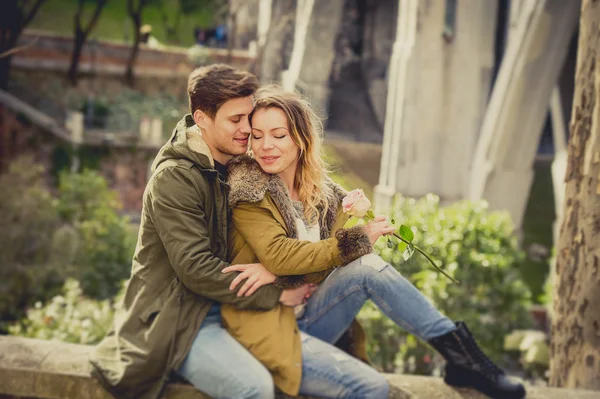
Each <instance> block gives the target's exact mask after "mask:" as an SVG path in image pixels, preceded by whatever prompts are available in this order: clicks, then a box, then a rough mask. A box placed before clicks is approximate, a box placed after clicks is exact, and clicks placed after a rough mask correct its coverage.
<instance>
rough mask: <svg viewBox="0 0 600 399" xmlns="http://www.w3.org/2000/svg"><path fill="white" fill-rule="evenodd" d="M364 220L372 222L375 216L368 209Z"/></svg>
mask: <svg viewBox="0 0 600 399" xmlns="http://www.w3.org/2000/svg"><path fill="white" fill-rule="evenodd" d="M365 219H367V220H373V219H375V214H374V213H373V211H372V210H370V209H369V210H368V211H367V213H366V215H365Z"/></svg>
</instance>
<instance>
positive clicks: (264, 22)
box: [257, 0, 273, 49]
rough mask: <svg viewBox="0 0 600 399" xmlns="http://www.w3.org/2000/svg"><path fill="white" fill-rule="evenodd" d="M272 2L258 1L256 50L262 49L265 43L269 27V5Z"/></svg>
mask: <svg viewBox="0 0 600 399" xmlns="http://www.w3.org/2000/svg"><path fill="white" fill-rule="evenodd" d="M272 3H273V0H259V3H258V26H257V42H258V48H259V49H260V48H262V46H264V45H265V42H266V41H267V34H268V33H269V28H270V27H271V5H272Z"/></svg>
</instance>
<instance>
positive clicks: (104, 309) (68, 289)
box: [9, 279, 123, 345]
mask: <svg viewBox="0 0 600 399" xmlns="http://www.w3.org/2000/svg"><path fill="white" fill-rule="evenodd" d="M122 295H123V291H121V292H120V293H119V295H118V296H117V298H115V301H114V302H113V301H110V300H103V301H96V300H93V299H89V298H87V297H85V296H83V291H82V290H81V287H80V285H79V282H78V281H76V280H73V279H68V280H67V281H66V282H65V284H64V286H63V288H62V295H57V296H55V297H54V298H52V299H51V300H50V301H49V302H48V303H46V304H45V305H43V304H42V303H41V302H36V303H35V306H34V307H33V308H32V309H29V310H28V311H27V317H26V318H24V319H23V320H21V321H20V322H19V323H15V324H14V325H12V326H10V327H9V333H10V334H12V335H19V336H23V337H28V338H39V339H49V340H59V341H63V342H72V343H78V344H90V345H91V344H95V343H97V342H99V341H100V340H101V339H102V338H103V337H104V335H105V334H106V332H107V331H108V329H109V327H110V325H111V323H112V319H113V316H114V312H115V309H116V306H117V305H115V303H117V304H118V303H119V301H120V298H121V297H122Z"/></svg>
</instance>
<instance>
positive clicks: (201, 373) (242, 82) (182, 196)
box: [90, 65, 310, 398]
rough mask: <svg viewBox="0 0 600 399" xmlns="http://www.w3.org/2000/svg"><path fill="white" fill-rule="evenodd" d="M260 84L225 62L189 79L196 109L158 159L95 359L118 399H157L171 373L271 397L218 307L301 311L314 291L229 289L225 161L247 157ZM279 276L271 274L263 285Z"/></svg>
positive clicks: (207, 386) (236, 392)
mask: <svg viewBox="0 0 600 399" xmlns="http://www.w3.org/2000/svg"><path fill="white" fill-rule="evenodd" d="M257 88H258V81H257V79H256V77H255V76H253V75H251V74H249V73H247V72H243V71H239V70H236V69H234V68H232V67H230V66H227V65H212V66H208V67H203V68H199V69H197V70H195V71H194V72H192V74H191V75H190V78H189V82H188V94H189V101H190V109H191V112H192V113H191V115H186V116H185V117H184V118H183V119H182V120H181V121H180V122H179V123H178V124H177V126H176V128H175V130H174V131H173V134H172V136H171V138H170V139H169V141H168V142H167V143H166V144H165V145H164V146H163V147H162V148H161V150H160V152H159V153H158V155H157V156H156V159H155V160H154V164H153V173H152V176H151V178H150V180H149V182H148V185H147V187H146V191H145V192H144V198H143V208H142V217H141V225H140V231H139V235H138V242H137V246H136V249H135V254H134V258H133V264H132V272H131V278H130V279H129V281H128V284H127V290H126V293H125V296H124V299H123V305H122V309H120V310H119V311H118V312H117V314H116V315H115V319H114V322H113V327H112V328H111V331H110V332H109V333H108V334H107V336H106V337H105V338H104V340H103V341H102V342H101V343H100V344H99V345H98V346H97V347H96V349H95V350H94V352H93V353H92V355H91V358H90V362H91V363H92V365H93V374H94V375H95V376H96V377H97V378H99V379H100V381H101V382H102V383H103V385H104V386H105V387H106V388H107V389H108V390H109V391H110V392H111V393H113V394H114V395H115V396H116V397H118V398H158V397H159V396H160V394H161V392H162V390H163V388H164V385H165V383H166V382H167V381H168V379H169V377H170V376H171V374H172V373H173V372H174V373H176V374H178V375H179V376H181V377H183V378H185V379H186V380H188V381H190V382H191V383H192V384H193V385H194V386H195V387H196V388H198V389H199V390H201V391H203V392H204V393H206V394H208V395H210V396H211V397H213V398H270V397H274V385H273V380H272V377H271V375H270V374H269V372H268V371H267V370H266V368H265V367H264V366H262V365H261V364H260V363H259V362H258V361H257V360H256V359H255V358H254V357H253V356H252V355H251V354H250V353H249V352H248V351H247V350H246V349H245V348H243V347H242V346H241V345H240V344H238V343H237V342H236V341H235V340H234V339H233V338H232V337H231V336H230V335H229V334H228V333H227V331H226V330H225V329H224V328H223V327H222V326H221V319H220V305H219V304H220V303H228V304H233V305H235V306H236V307H239V308H243V309H257V310H267V309H271V308H273V307H274V306H275V305H276V304H277V303H278V302H281V303H283V304H285V305H289V306H295V305H298V304H300V303H302V301H303V299H304V297H305V296H306V295H307V293H308V292H309V290H310V289H309V288H308V287H306V286H305V287H300V288H299V289H295V290H287V291H283V292H282V291H281V290H280V289H278V288H276V287H275V286H273V285H272V284H267V285H265V286H263V287H261V288H258V289H256V287H249V286H246V287H245V288H243V289H244V290H246V289H248V288H250V290H249V291H250V293H252V292H253V293H252V295H250V296H247V295H244V296H238V295H237V293H236V291H231V290H230V289H229V286H230V284H231V283H232V281H233V280H234V279H235V277H236V276H235V273H234V274H224V273H222V272H221V271H222V270H223V268H225V267H226V266H228V264H227V263H226V262H224V259H226V257H227V224H228V209H227V192H228V186H227V184H226V183H225V182H224V181H225V178H226V175H227V169H226V167H225V165H226V164H227V162H229V160H230V159H231V158H232V157H233V156H235V155H240V154H243V153H245V152H246V149H247V144H248V137H249V135H250V132H251V130H250V125H249V121H248V115H249V114H250V112H252V109H253V94H254V92H255V91H256V89H257ZM254 266H255V267H258V266H259V265H254ZM250 267H251V268H252V265H251V266H250ZM272 279H274V276H272V275H268V274H264V275H263V276H261V277H260V279H259V280H260V281H259V283H260V284H264V283H265V282H272ZM255 281H257V280H252V281H251V282H250V283H249V284H252V283H253V282H255ZM257 285H259V284H257ZM254 291H256V292H254Z"/></svg>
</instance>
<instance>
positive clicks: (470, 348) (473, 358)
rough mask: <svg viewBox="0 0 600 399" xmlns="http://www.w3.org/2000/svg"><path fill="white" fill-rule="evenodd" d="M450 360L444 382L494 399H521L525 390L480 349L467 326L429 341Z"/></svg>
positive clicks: (461, 325)
mask: <svg viewBox="0 0 600 399" xmlns="http://www.w3.org/2000/svg"><path fill="white" fill-rule="evenodd" d="M429 344H430V345H431V346H433V348H434V349H435V350H437V351H438V352H439V353H440V354H441V355H442V356H443V357H444V358H445V359H446V361H447V363H446V376H445V377H444V381H445V382H446V384H448V385H452V386H455V387H470V388H475V389H477V390H478V391H480V392H482V393H484V394H486V395H488V396H490V397H492V398H494V399H521V398H524V397H525V388H524V387H523V385H522V384H520V383H518V382H512V381H510V380H509V379H508V377H507V376H506V375H505V374H504V371H502V369H500V368H499V367H498V366H496V365H495V364H494V363H493V362H492V361H491V360H490V359H489V358H488V357H487V356H486V355H485V354H484V353H483V352H482V351H481V349H480V348H479V346H478V345H477V342H475V339H474V338H473V335H472V334H471V332H470V331H469V329H468V328H467V326H466V325H465V323H463V322H461V321H459V322H457V323H456V331H452V332H450V333H447V334H444V335H442V336H440V337H436V338H433V339H431V340H430V341H429Z"/></svg>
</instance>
